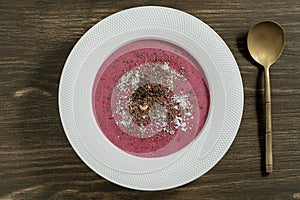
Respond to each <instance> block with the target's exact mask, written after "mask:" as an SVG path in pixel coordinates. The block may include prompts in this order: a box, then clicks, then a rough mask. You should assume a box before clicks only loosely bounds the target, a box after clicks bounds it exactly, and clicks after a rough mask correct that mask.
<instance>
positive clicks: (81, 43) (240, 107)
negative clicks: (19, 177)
mask: <svg viewBox="0 0 300 200" xmlns="http://www.w3.org/2000/svg"><path fill="white" fill-rule="evenodd" d="M138 9H146V10H147V9H148V10H156V11H157V10H161V11H162V10H168V11H170V12H174V13H175V14H176V15H184V16H186V17H192V18H195V17H194V16H192V15H190V14H187V13H185V12H182V11H179V10H175V9H173V8H167V7H160V6H142V7H135V8H131V9H127V10H123V11H120V12H118V13H115V14H113V15H111V16H113V17H117V16H118V15H120V13H126V12H132V11H135V10H138ZM111 16H109V17H107V18H105V19H103V20H102V21H100V22H98V23H97V24H96V25H98V24H101V23H103V21H105V20H109V18H110V17H111ZM196 19H197V18H196ZM197 20H198V21H199V22H200V23H203V24H205V23H204V22H202V21H201V20H199V19H197ZM96 25H95V26H93V27H92V28H91V29H90V30H88V31H87V32H86V33H85V34H84V35H83V36H82V38H83V37H86V35H87V34H89V33H90V32H91V30H92V29H94V28H95V27H96ZM205 27H206V28H208V29H210V30H212V29H211V28H210V27H209V26H208V25H206V24H205ZM213 32H214V31H213ZM214 33H215V34H216V35H217V36H218V34H217V33H216V32H214ZM218 37H219V39H220V40H219V42H221V43H223V45H225V48H226V51H227V52H228V53H229V54H230V55H231V58H230V59H231V61H233V63H235V64H236V67H237V69H238V66H237V63H236V61H235V59H234V57H233V55H232V53H231V51H230V50H229V48H228V47H227V45H226V44H225V42H224V41H223V40H222V38H221V37H220V36H218ZM82 38H80V40H79V41H78V42H77V43H76V45H75V46H74V48H73V49H72V51H71V53H70V55H69V57H68V59H67V61H66V63H65V66H64V69H63V71H62V75H61V79H60V84H59V102H58V103H59V113H60V116H61V121H62V125H63V127H64V131H65V134H66V136H67V138H68V140H69V142H70V144H71V145H72V147H73V149H74V150H75V152H76V153H77V154H78V155H79V157H80V158H81V160H83V161H84V162H85V163H86V164H87V165H88V166H89V167H90V168H92V169H93V170H94V171H95V172H96V173H97V174H99V175H101V176H102V177H104V178H106V179H107V180H109V181H111V182H114V183H116V184H118V185H121V186H124V187H128V188H131V189H138V190H152V191H153V190H164V189H170V188H174V187H178V186H180V185H184V184H186V183H188V182H191V181H193V180H194V179H196V178H198V177H200V176H201V175H202V174H200V175H199V176H198V177H195V178H194V179H189V180H185V181H182V182H180V183H178V184H172V185H168V186H165V187H164V188H162V187H161V188H147V187H138V186H134V185H132V184H130V183H128V184H124V183H120V182H118V181H116V180H113V179H111V178H110V177H109V176H105V174H103V173H101V174H100V173H99V171H97V170H96V169H94V168H93V167H91V166H90V165H89V164H88V163H87V161H86V160H84V159H83V158H82V155H80V153H78V152H77V150H76V143H75V142H74V141H72V139H71V138H70V134H71V133H70V130H69V127H67V125H66V124H65V123H64V114H65V113H64V110H63V108H62V101H63V98H65V97H63V95H62V92H63V91H62V90H63V82H64V81H70V80H69V79H70V77H69V78H66V76H67V75H66V73H67V72H66V68H67V67H69V65H68V63H69V62H70V60H69V59H72V58H71V55H72V53H74V51H75V49H77V48H78V46H80V45H84V41H83V39H82ZM239 81H240V87H241V88H242V90H241V94H240V97H241V96H242V102H241V103H240V105H239V109H240V113H239V116H237V118H238V119H237V121H238V122H237V124H238V127H239V125H240V122H241V119H242V112H243V104H244V102H243V101H244V97H243V95H244V94H243V85H242V79H241V75H240V74H239ZM240 97H239V98H240ZM241 105H242V106H241ZM238 127H236V128H237V130H236V133H235V134H234V137H233V138H231V139H232V140H231V141H229V143H230V144H229V147H228V148H227V149H226V151H225V152H224V154H223V155H222V156H221V158H222V157H223V156H224V155H225V153H226V152H227V151H228V149H229V148H230V146H231V144H232V142H233V140H234V138H235V136H236V134H237V131H238ZM68 131H69V133H68ZM221 158H220V159H221ZM220 159H218V161H217V162H219V161H220ZM217 162H216V163H217ZM216 163H215V164H216ZM215 164H214V165H215ZM214 165H212V166H211V167H209V168H208V169H207V171H209V170H210V169H211V168H212V167H213V166H214ZM207 171H206V172H207ZM206 172H205V173H206Z"/></svg>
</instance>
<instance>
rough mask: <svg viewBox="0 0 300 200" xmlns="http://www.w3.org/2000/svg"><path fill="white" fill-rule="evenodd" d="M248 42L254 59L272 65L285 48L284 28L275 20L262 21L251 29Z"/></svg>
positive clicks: (265, 65)
mask: <svg viewBox="0 0 300 200" xmlns="http://www.w3.org/2000/svg"><path fill="white" fill-rule="evenodd" d="M247 44H248V49H249V52H250V54H251V56H252V57H253V59H254V60H255V61H256V62H258V63H259V64H261V65H262V66H264V67H270V66H271V65H272V64H274V63H275V62H276V61H277V59H278V58H279V57H280V55H281V53H282V51H283V49H284V31H283V28H282V27H281V26H280V25H279V24H277V23H275V22H271V21H265V22H260V23H258V24H256V25H254V26H253V27H252V28H251V29H250V31H249V33H248V38H247Z"/></svg>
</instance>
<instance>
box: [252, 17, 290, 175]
mask: <svg viewBox="0 0 300 200" xmlns="http://www.w3.org/2000/svg"><path fill="white" fill-rule="evenodd" d="M284 41H285V36H284V30H283V28H282V27H281V26H280V25H279V24H277V23H276V22H272V21H265V22H260V23H258V24H256V25H254V26H253V27H252V28H251V29H250V31H249V33H248V38H247V45H248V50H249V52H250V54H251V56H252V57H253V59H254V60H255V61H256V62H258V63H259V64H261V65H262V66H263V67H264V69H265V70H264V71H265V104H266V172H268V173H271V172H272V171H273V156H272V118H271V89H270V73H269V68H270V66H271V65H272V64H274V63H275V62H276V61H277V60H278V58H279V57H280V55H281V53H282V52H283V49H284Z"/></svg>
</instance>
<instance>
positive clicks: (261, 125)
mask: <svg viewBox="0 0 300 200" xmlns="http://www.w3.org/2000/svg"><path fill="white" fill-rule="evenodd" d="M237 45H238V49H239V51H240V53H241V54H242V55H243V56H244V58H246V59H247V60H248V61H249V62H250V63H251V64H252V65H254V66H255V67H256V68H257V69H258V74H257V81H256V94H255V98H256V99H255V102H256V115H257V121H258V138H259V145H260V152H261V154H260V155H261V159H260V162H261V172H262V175H263V176H267V175H268V173H267V172H266V167H265V166H266V164H265V163H266V150H265V142H266V139H265V131H266V120H265V103H264V89H263V87H264V85H263V82H264V69H263V67H262V66H260V65H259V64H258V63H256V62H255V61H254V59H253V58H252V57H251V55H250V53H249V51H248V48H247V33H242V34H241V35H240V36H239V37H238V38H237Z"/></svg>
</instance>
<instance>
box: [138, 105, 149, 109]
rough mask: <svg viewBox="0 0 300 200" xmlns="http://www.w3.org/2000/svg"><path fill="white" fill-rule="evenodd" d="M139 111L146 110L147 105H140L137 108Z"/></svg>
mask: <svg viewBox="0 0 300 200" xmlns="http://www.w3.org/2000/svg"><path fill="white" fill-rule="evenodd" d="M139 107H140V109H141V110H147V109H148V105H147V104H144V105H140V106H139Z"/></svg>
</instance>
